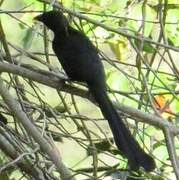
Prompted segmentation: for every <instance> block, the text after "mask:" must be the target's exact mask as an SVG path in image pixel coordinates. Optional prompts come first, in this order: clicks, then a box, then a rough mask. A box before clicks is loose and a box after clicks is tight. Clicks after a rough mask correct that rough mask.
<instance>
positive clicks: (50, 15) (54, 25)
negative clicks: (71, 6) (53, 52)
mask: <svg viewBox="0 0 179 180" xmlns="http://www.w3.org/2000/svg"><path fill="white" fill-rule="evenodd" d="M34 20H37V21H40V22H42V23H44V24H45V25H46V26H47V27H48V28H49V29H51V30H52V31H54V32H60V31H64V30H66V28H67V27H68V21H67V19H66V17H65V16H64V15H63V14H62V13H61V12H60V11H49V12H44V13H43V14H40V15H38V16H36V17H34Z"/></svg>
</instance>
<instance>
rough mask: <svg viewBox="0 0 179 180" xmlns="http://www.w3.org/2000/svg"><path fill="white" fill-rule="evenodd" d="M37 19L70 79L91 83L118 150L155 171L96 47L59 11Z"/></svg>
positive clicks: (135, 167) (136, 166)
mask: <svg viewBox="0 0 179 180" xmlns="http://www.w3.org/2000/svg"><path fill="white" fill-rule="evenodd" d="M34 19H35V20H37V21H41V22H43V23H44V24H45V25H46V26H47V27H48V28H49V29H51V30H52V31H53V32H54V39H53V42H52V47H53V50H54V52H55V54H56V56H57V57H58V59H59V61H60V63H61V65H62V67H63V69H64V70H65V72H66V74H67V75H68V77H69V79H71V80H72V81H79V82H85V83H86V84H87V85H88V88H89V91H90V92H91V93H92V95H93V96H94V98H95V100H96V102H97V103H98V104H99V107H100V109H101V111H102V114H103V115H104V117H105V118H106V119H107V120H108V123H109V126H110V128H111V130H112V133H113V136H114V140H115V143H116V145H117V147H118V149H119V150H120V151H121V152H122V153H123V154H124V155H125V156H126V157H127V159H128V162H129V166H130V169H131V170H138V169H139V167H143V168H144V169H145V170H146V171H152V170H154V169H155V162H154V160H153V158H152V157H151V156H149V155H148V154H146V153H145V152H144V151H143V149H142V148H141V147H140V146H139V144H138V143H137V141H135V139H134V138H133V136H132V135H131V133H130V131H129V130H128V129H127V128H126V126H125V124H124V123H123V121H122V119H121V118H120V116H119V115H118V113H117V111H116V110H115V108H114V106H113V104H112V102H111V101H110V99H109V97H108V95H107V93H106V83H105V74H104V68H103V65H102V62H101V60H100V58H99V55H98V51H97V49H96V47H95V46H94V45H93V44H92V42H91V41H90V40H89V39H88V37H87V36H86V35H85V34H83V33H82V32H80V31H77V30H75V29H74V28H73V27H71V26H70V25H69V23H68V21H67V19H66V18H65V16H64V15H63V14H62V13H61V12H59V11H55V10H54V11H49V12H44V13H43V14H40V15H38V16H36V17H35V18H34Z"/></svg>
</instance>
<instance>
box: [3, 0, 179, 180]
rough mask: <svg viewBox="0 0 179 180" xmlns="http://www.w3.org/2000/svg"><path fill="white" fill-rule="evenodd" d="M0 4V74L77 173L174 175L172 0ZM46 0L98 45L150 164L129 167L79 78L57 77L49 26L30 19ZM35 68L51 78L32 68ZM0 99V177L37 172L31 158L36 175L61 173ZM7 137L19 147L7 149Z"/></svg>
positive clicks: (177, 31)
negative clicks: (152, 160) (153, 163)
mask: <svg viewBox="0 0 179 180" xmlns="http://www.w3.org/2000/svg"><path fill="white" fill-rule="evenodd" d="M49 2H50V3H49ZM57 4H59V6H58V5H57ZM0 5H1V7H0V17H1V24H2V26H0V38H1V50H0V59H1V63H2V64H0V70H1V72H2V73H1V78H2V79H3V81H4V84H5V87H6V88H7V89H8V91H9V92H10V94H11V95H13V98H14V99H15V101H16V102H18V103H20V106H21V108H22V109H23V112H25V114H26V115H27V116H28V118H29V120H30V121H32V122H33V124H34V125H35V126H36V127H37V128H38V129H39V130H40V132H41V133H42V135H43V137H44V138H45V139H48V138H49V139H50V140H51V142H53V144H55V147H54V148H55V149H56V148H57V149H58V150H59V151H60V155H61V157H62V158H63V162H65V164H66V165H67V167H69V168H70V169H71V171H72V173H73V174H74V175H75V178H76V179H108V178H111V179H112V178H113V179H117V178H119V179H120V178H121V179H122V178H127V179H154V180H157V179H161V180H162V179H172V180H173V179H179V162H178V157H177V152H178V148H179V144H178V138H177V135H178V133H179V129H178V117H179V116H178V111H179V101H178V99H179V96H178V93H179V83H178V82H179V69H178V66H179V61H178V55H179V48H178V46H179V11H178V8H179V2H178V0H121V1H119V0H86V1H83V0H78V1H77V0H76V1H75V0H68V1H50V0H49V1H48V0H39V1H38V0H16V1H12V0H1V1H0ZM53 7H56V8H57V7H60V8H61V9H63V11H64V12H65V15H66V16H67V18H68V19H69V21H70V23H71V24H72V26H73V27H74V28H76V29H79V30H80V31H83V32H85V34H86V35H87V36H88V37H89V38H90V39H91V40H92V41H93V43H94V44H95V45H96V46H97V47H98V49H99V51H100V56H101V59H102V61H103V63H104V65H105V71H106V81H107V83H108V85H109V95H110V97H111V99H112V100H113V101H114V102H115V105H116V108H118V110H119V111H120V113H121V115H122V117H123V119H124V120H125V122H126V124H127V125H128V126H129V128H130V129H131V132H132V133H133V135H134V136H135V137H136V139H137V140H138V141H139V142H140V144H141V146H142V147H143V148H144V149H145V150H146V151H147V152H148V153H150V154H151V155H152V156H153V157H154V158H155V161H156V165H157V168H156V170H155V171H154V172H152V173H145V172H144V171H143V170H140V172H130V171H128V170H127V161H126V159H125V158H124V157H122V156H121V155H120V153H119V152H118V151H117V150H116V147H115V145H114V144H113V141H112V135H111V132H110V130H109V127H108V124H107V122H106V121H105V120H104V119H103V117H102V116H101V113H100V112H99V111H98V109H97V106H96V105H95V104H94V103H93V102H90V101H89V100H87V99H90V97H89V95H88V94H87V92H86V88H85V86H83V85H80V84H78V83H74V84H71V83H70V84H68V85H67V86H62V87H61V88H59V87H57V85H54V84H55V83H56V82H57V81H55V80H56V79H58V81H59V82H60V80H62V76H63V70H62V69H61V66H60V64H59V62H58V60H57V58H56V57H55V56H54V53H53V51H52V49H51V40H52V39H53V35H52V33H50V32H48V30H47V29H46V28H45V27H43V26H40V25H38V24H36V25H35V23H34V21H33V17H34V16H36V15H37V14H39V13H41V12H43V11H45V10H51V9H52V8H53ZM4 64H5V65H7V68H6V69H5V65H4ZM11 65H15V66H11ZM19 67H20V68H19ZM11 68H12V70H10V69H11ZM16 68H17V70H15V69H16ZM23 68H25V70H29V72H30V74H29V75H28V74H27V73H26V74H25V72H24V71H23ZM89 68H90V67H89ZM35 73H39V74H41V75H42V76H43V77H44V78H45V77H48V78H51V80H49V81H46V83H45V82H44V81H43V80H42V79H40V80H37V79H38V78H37V77H36V78H35V77H34V78H32V75H33V74H35ZM18 75H19V76H18ZM41 78H42V77H41ZM55 78H56V79H55ZM42 81H43V82H42ZM38 82H42V83H38ZM62 82H63V81H62ZM56 84H58V83H56ZM0 94H1V96H2V97H3V95H2V92H0ZM3 99H4V98H2V99H1V101H0V105H1V112H2V114H3V115H4V116H5V117H6V119H7V122H5V121H4V122H1V127H0V144H1V147H2V148H1V157H0V179H3V180H6V179H29V178H30V177H31V178H34V175H33V173H32V172H31V171H25V170H24V169H23V168H24V167H25V169H28V167H32V164H33V165H34V167H35V170H34V171H38V172H42V173H41V177H39V179H43V178H44V179H53V178H56V179H59V171H58V168H56V167H55V166H54V162H53V161H50V159H49V158H48V157H47V154H48V153H47V154H46V151H41V149H40V148H39V146H40V147H41V145H37V143H36V142H37V141H36V139H35V140H34V139H33V138H32V137H33V135H32V134H29V133H28V131H26V128H25V127H24V126H23V124H21V121H20V120H18V118H17V116H16V115H15V114H14V113H13V111H12V109H11V107H10V106H9V104H8V103H7V102H6V101H5V100H4V101H3ZM122 104H124V105H126V106H122ZM131 108H132V109H131ZM143 112H145V113H146V114H144V113H143ZM110 137H111V138H110ZM4 142H5V143H4ZM8 143H9V144H8ZM2 144H3V146H2ZM4 144H6V145H7V144H8V145H9V148H12V150H13V148H14V151H16V152H17V154H15V155H14V154H13V155H12V153H9V152H7V149H5V147H6V146H5V145H4ZM10 154H11V155H10ZM124 170H126V171H124ZM37 174H38V173H37ZM42 176H43V177H42Z"/></svg>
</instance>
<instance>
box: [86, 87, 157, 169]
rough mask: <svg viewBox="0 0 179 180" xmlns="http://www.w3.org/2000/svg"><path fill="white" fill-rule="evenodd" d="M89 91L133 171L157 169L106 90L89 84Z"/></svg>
mask: <svg viewBox="0 0 179 180" xmlns="http://www.w3.org/2000/svg"><path fill="white" fill-rule="evenodd" d="M88 86H89V89H90V91H91V93H92V95H93V96H94V98H95V100H96V102H97V103H98V104H99V107H100V109H101V111H102V114H103V115H104V117H105V118H106V119H107V120H108V123H109V126H110V128H111V130H112V133H113V136H114V140H115V143H116V145H117V147H118V149H119V150H120V151H121V152H122V153H123V154H124V155H125V156H126V157H127V159H128V161H129V166H130V169H131V170H138V169H139V167H143V168H144V169H145V170H146V171H152V170H154V169H155V162H154V160H153V158H152V157H151V156H149V155H148V154H146V153H145V152H144V151H143V149H142V148H141V147H140V146H139V144H138V143H137V141H136V140H135V139H134V138H133V136H132V135H131V133H130V131H129V130H128V129H127V128H126V126H125V124H124V123H123V121H122V119H121V118H120V116H119V115H118V113H117V111H116V110H115V108H114V106H113V104H112V103H111V101H110V99H109V97H108V96H107V93H106V91H105V90H104V88H98V87H96V86H94V85H91V84H88Z"/></svg>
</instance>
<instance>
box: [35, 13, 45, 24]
mask: <svg viewBox="0 0 179 180" xmlns="http://www.w3.org/2000/svg"><path fill="white" fill-rule="evenodd" d="M33 20H35V21H41V22H42V21H43V18H42V15H41V14H40V15H38V16H35V17H34V18H33Z"/></svg>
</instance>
